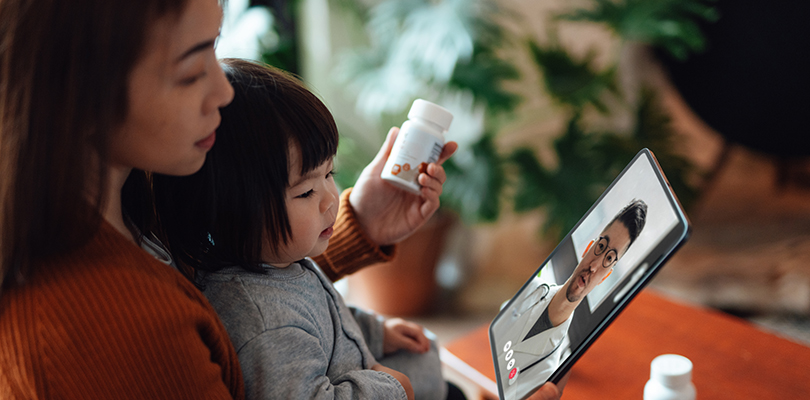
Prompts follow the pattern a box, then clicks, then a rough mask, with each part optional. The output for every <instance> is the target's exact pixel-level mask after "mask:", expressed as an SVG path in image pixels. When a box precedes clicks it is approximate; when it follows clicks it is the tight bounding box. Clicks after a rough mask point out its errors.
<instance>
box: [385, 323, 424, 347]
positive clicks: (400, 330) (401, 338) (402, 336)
mask: <svg viewBox="0 0 810 400" xmlns="http://www.w3.org/2000/svg"><path fill="white" fill-rule="evenodd" d="M400 349H405V350H408V351H410V352H411V353H420V354H421V353H425V352H427V351H428V350H430V339H428V338H427V336H425V332H424V328H422V326H420V325H419V324H416V323H413V322H409V321H405V320H404V319H402V318H391V319H389V320H386V321H385V322H384V323H383V354H390V353H393V352H395V351H397V350H400Z"/></svg>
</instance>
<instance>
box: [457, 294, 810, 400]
mask: <svg viewBox="0 0 810 400" xmlns="http://www.w3.org/2000/svg"><path fill="white" fill-rule="evenodd" d="M666 353H675V354H680V355H683V356H686V357H687V358H689V359H690V360H692V363H693V365H694V369H693V371H692V381H693V382H694V384H695V387H696V388H697V395H698V399H701V400H703V399H705V400H722V399H733V400H739V399H757V400H767V399H775V400H776V399H778V400H788V399H791V400H793V399H810V347H807V346H803V345H800V344H798V343H795V342H793V341H790V340H787V339H783V338H781V337H778V336H776V335H774V334H771V333H768V332H765V331H763V330H760V329H758V328H757V327H755V326H754V325H752V324H750V323H748V322H747V321H744V320H741V319H739V318H735V317H732V316H729V315H726V314H723V313H721V312H718V311H714V310H709V309H705V308H698V307H695V306H691V305H685V304H681V303H677V302H674V301H672V300H668V299H666V298H664V297H662V296H661V295H658V294H656V293H654V292H652V291H650V290H644V291H642V292H641V293H640V294H639V295H638V296H637V297H636V298H635V299H634V300H633V301H632V302H631V303H630V305H628V306H627V308H626V309H625V310H624V312H623V313H622V314H621V315H620V316H619V317H618V318H616V320H615V321H614V322H613V324H611V325H610V326H609V327H608V328H607V330H606V331H605V332H604V333H603V334H602V336H601V337H600V338H599V339H597V341H596V342H595V343H594V344H593V345H592V346H591V347H590V349H588V351H587V352H585V354H584V355H583V356H582V357H581V358H580V359H579V361H577V363H576V364H575V365H574V367H573V369H572V370H571V375H570V378H569V381H568V384H567V385H566V387H565V393H564V395H563V399H564V400H572V399H589V400H591V399H641V397H642V393H643V390H644V384H645V383H646V382H647V380H648V379H649V376H650V362H651V361H652V359H653V358H655V357H656V356H658V355H661V354H666ZM443 360H448V361H449V363H447V364H449V365H448V366H449V367H450V368H453V369H454V370H457V369H461V371H458V372H459V373H460V374H462V375H464V376H466V377H468V378H469V379H470V380H471V381H473V382H475V383H476V384H478V385H479V386H480V387H481V389H482V394H483V397H484V398H495V399H497V398H498V396H497V389H495V390H496V392H495V393H492V389H493V388H495V386H494V381H495V370H494V368H493V363H492V355H491V353H490V350H489V339H488V326H482V327H481V328H478V329H476V330H475V331H473V332H471V333H470V334H468V335H466V336H464V337H462V338H460V339H457V340H455V341H453V342H451V343H449V344H448V345H447V346H446V352H445V353H444V354H443ZM454 362H455V365H453V363H454ZM460 362H461V363H460ZM465 365H466V368H468V369H467V370H464V368H465ZM471 370H475V373H473V372H471ZM476 374H478V375H476Z"/></svg>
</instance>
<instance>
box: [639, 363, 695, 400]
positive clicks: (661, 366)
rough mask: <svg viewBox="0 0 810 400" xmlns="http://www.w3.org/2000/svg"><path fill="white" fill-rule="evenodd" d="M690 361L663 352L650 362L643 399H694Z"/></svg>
mask: <svg viewBox="0 0 810 400" xmlns="http://www.w3.org/2000/svg"><path fill="white" fill-rule="evenodd" d="M695 397H696V392H695V385H694V384H692V362H691V361H689V359H688V358H686V357H684V356H680V355H677V354H664V355H660V356H658V357H655V359H653V361H652V363H651V364H650V380H649V381H647V384H646V385H645V386H644V400H695Z"/></svg>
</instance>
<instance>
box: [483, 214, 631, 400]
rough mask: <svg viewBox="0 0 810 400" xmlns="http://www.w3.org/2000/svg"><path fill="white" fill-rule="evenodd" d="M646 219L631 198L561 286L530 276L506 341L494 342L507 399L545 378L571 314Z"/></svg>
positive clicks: (555, 361)
mask: <svg viewBox="0 0 810 400" xmlns="http://www.w3.org/2000/svg"><path fill="white" fill-rule="evenodd" d="M646 217H647V204H646V203H644V202H643V201H641V200H633V201H632V202H630V204H628V205H627V206H625V207H624V208H623V209H622V210H621V211H619V213H618V214H616V216H615V217H614V218H613V220H611V221H610V223H608V224H607V225H606V226H605V228H604V229H603V230H602V232H601V233H600V234H599V237H596V238H594V239H593V240H592V241H591V242H590V243H589V244H588V245H587V246H586V247H585V252H584V254H583V256H582V261H580V262H579V264H578V265H577V267H576V269H575V270H574V272H573V273H572V274H571V276H570V277H569V278H568V280H567V281H566V282H565V283H564V284H563V285H561V286H558V285H548V284H547V283H543V282H542V281H541V280H540V278H539V277H535V278H534V280H533V281H532V282H531V283H530V284H529V286H528V287H527V290H526V294H525V295H524V296H522V297H521V300H520V301H517V302H515V303H514V305H513V307H512V311H511V313H510V315H511V316H512V317H513V318H515V322H513V323H512V324H511V328H510V331H509V332H508V333H507V334H506V335H504V336H502V337H504V338H506V342H505V343H499V344H498V345H499V346H500V349H499V352H500V354H499V355H498V357H499V358H500V359H499V363H498V365H499V366H501V368H500V369H501V370H500V371H498V374H500V375H501V378H502V382H505V385H504V387H505V393H504V395H505V397H506V399H507V400H511V399H518V398H522V397H524V396H526V395H527V394H528V393H529V391H530V390H532V389H533V388H534V387H536V386H537V385H538V384H540V383H543V382H545V381H546V380H547V379H548V378H549V376H551V373H552V372H554V370H555V369H556V368H557V366H558V365H559V364H560V358H561V354H562V352H563V350H564V349H565V347H566V345H567V343H566V342H567V333H568V327H569V325H570V324H571V320H572V318H571V317H572V315H573V314H574V310H575V309H576V308H577V306H579V303H580V302H582V299H583V298H585V296H586V295H588V293H590V292H591V290H593V288H595V287H596V286H597V285H599V284H600V283H602V281H604V280H605V279H606V278H607V277H608V275H610V273H611V272H612V271H613V267H614V266H615V265H616V262H617V261H618V260H619V258H621V257H622V256H623V255H624V253H625V252H627V249H628V248H629V247H630V245H631V244H633V241H635V239H636V238H637V237H638V235H639V234H640V233H641V230H642V229H643V228H644V224H645V219H646ZM503 366H505V367H506V368H503Z"/></svg>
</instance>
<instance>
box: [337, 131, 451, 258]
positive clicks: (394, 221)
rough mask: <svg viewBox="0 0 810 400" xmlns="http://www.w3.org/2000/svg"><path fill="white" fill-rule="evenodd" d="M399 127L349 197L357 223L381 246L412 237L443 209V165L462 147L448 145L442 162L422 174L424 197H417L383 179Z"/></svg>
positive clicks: (430, 166)
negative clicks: (440, 203)
mask: <svg viewBox="0 0 810 400" xmlns="http://www.w3.org/2000/svg"><path fill="white" fill-rule="evenodd" d="M397 134H399V128H391V130H389V131H388V136H387V137H386V139H385V143H384V144H383V146H382V148H380V151H379V152H378V153H377V156H376V157H374V160H372V161H371V163H370V164H369V165H368V166H367V167H366V168H365V169H363V172H362V173H361V174H360V177H359V178H357V183H356V184H355V186H354V188H353V189H352V193H351V195H350V196H349V203H351V205H352V208H354V212H355V214H356V215H357V220H358V222H359V223H360V226H361V227H362V228H363V231H364V232H366V234H367V235H368V237H369V239H371V240H372V241H373V242H374V243H376V244H377V245H379V246H386V245H390V244H394V243H397V242H399V241H401V240H403V239H405V238H406V237H408V236H410V235H411V234H412V233H413V232H415V231H416V230H417V229H419V227H421V226H422V225H424V224H425V222H426V221H427V220H428V219H429V218H430V217H431V216H432V215H433V213H434V212H436V210H437V209H438V208H439V196H440V195H441V194H442V185H443V184H444V181H445V180H446V179H447V176H446V175H445V172H444V168H443V167H442V166H441V165H442V163H444V162H445V160H447V159H448V158H450V156H451V155H453V153H455V151H456V149H457V148H458V144H457V143H456V142H447V143H446V144H445V145H444V149H443V150H442V153H441V155H440V156H439V160H438V161H437V162H435V163H431V164H428V167H427V170H426V173H421V174H419V177H418V182H419V184H420V185H422V194H421V195H420V196H417V195H415V194H413V193H410V192H406V191H405V190H402V189H399V188H397V187H395V186H393V185H390V184H388V183H386V182H385V181H384V180H383V179H382V178H380V173H382V170H383V168H384V167H385V162H386V161H387V160H388V156H389V155H390V154H391V148H392V147H393V146H394V140H396V137H397Z"/></svg>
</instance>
